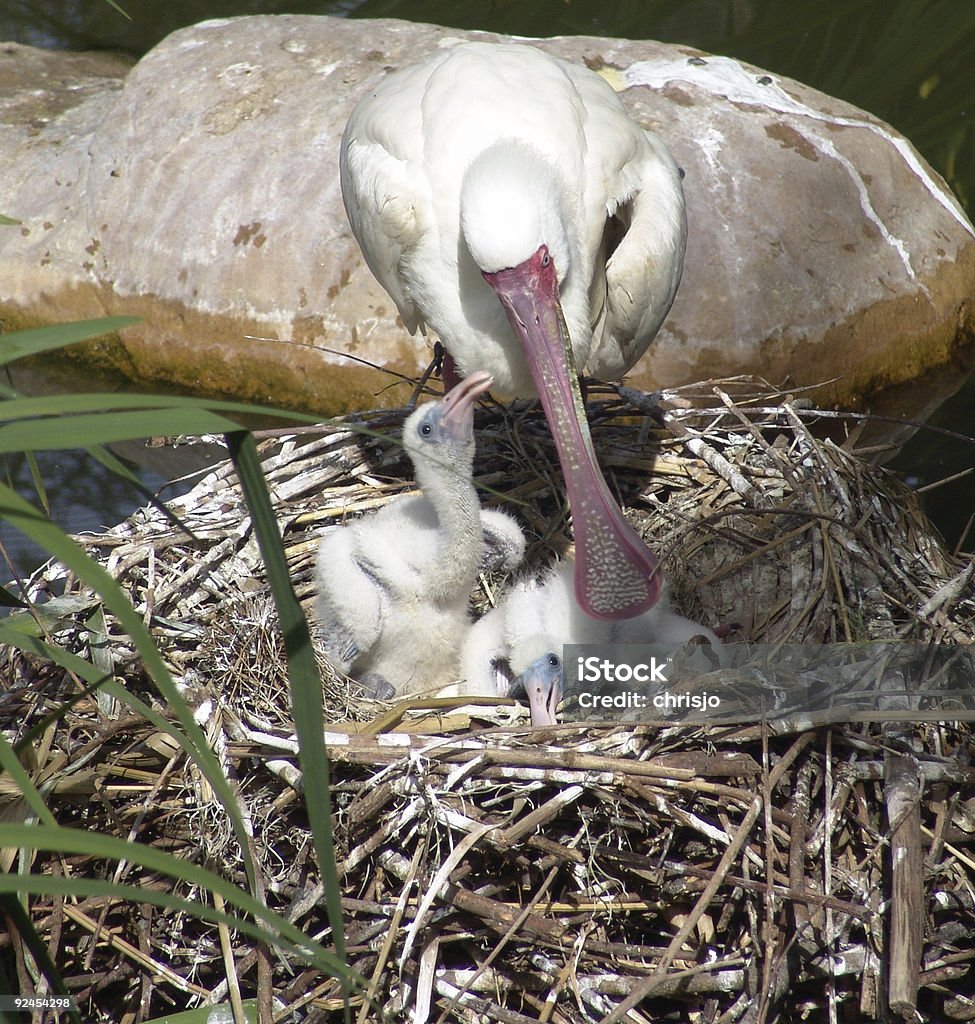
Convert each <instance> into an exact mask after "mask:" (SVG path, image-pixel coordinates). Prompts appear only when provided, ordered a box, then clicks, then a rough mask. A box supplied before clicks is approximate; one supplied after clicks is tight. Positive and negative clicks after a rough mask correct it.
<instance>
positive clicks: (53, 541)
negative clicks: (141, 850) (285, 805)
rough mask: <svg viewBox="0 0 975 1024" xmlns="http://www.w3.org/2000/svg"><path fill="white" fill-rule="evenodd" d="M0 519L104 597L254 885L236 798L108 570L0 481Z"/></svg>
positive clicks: (134, 612)
mask: <svg viewBox="0 0 975 1024" xmlns="http://www.w3.org/2000/svg"><path fill="white" fill-rule="evenodd" d="M0 518H4V519H6V520H7V521H8V522H10V523H11V525H13V526H15V527H16V528H17V529H18V530H20V531H21V532H22V533H24V534H26V535H27V536H28V537H30V538H31V540H33V541H34V543H35V544H38V545H39V546H40V547H42V548H44V549H45V550H46V551H48V552H49V553H50V554H52V555H53V556H54V557H55V558H56V559H58V561H59V562H61V563H62V565H65V566H67V568H69V569H71V570H72V571H73V572H74V573H75V575H77V576H78V577H79V578H80V579H83V580H84V581H85V582H86V583H87V584H88V586H89V587H91V589H92V590H94V591H95V593H97V594H98V595H99V596H100V597H101V598H102V600H103V601H104V602H105V606H106V608H108V610H109V611H110V612H112V614H113V615H114V616H115V617H116V619H118V621H119V624H120V625H121V627H122V628H123V629H124V630H125V631H126V633H128V635H129V637H130V638H131V639H132V642H133V644H134V645H135V648H136V650H137V651H138V653H139V655H140V657H141V658H142V661H143V664H144V665H145V668H146V671H147V672H148V673H149V676H150V677H151V678H152V680H153V682H154V683H155V685H156V687H157V688H158V690H159V692H160V694H161V695H162V697H163V699H164V700H165V702H166V703H167V704H168V706H169V707H170V708H171V709H172V711H173V713H174V715H175V716H176V718H177V719H178V721H179V723H180V725H181V726H182V728H183V730H184V732H185V733H186V737H187V740H188V741H189V743H190V747H191V750H192V754H191V756H192V757H193V759H194V760H195V761H196V763H197V764H198V765H199V768H200V771H201V772H202V773H203V775H204V776H205V777H206V779H207V781H208V782H209V783H210V784H211V785H212V786H213V788H214V791H215V793H216V795H217V797H218V799H219V800H220V802H221V804H223V806H224V808H225V809H226V811H227V814H228V816H229V817H230V820H231V823H232V825H233V828H234V832H235V834H236V836H237V841H238V843H239V845H240V851H241V856H242V857H243V860H244V869H245V871H246V872H247V876H248V880H249V882H250V884H251V887H252V889H253V888H256V873H255V868H254V864H253V861H252V858H251V855H250V844H249V840H248V836H247V831H246V829H245V827H244V823H243V820H242V818H241V815H240V812H239V810H238V808H237V801H236V797H235V795H234V792H233V790H232V789H231V787H230V783H229V782H228V781H227V778H226V777H225V775H224V774H223V771H222V770H221V768H220V765H219V763H218V761H217V759H216V757H215V755H214V753H213V751H212V750H211V749H210V747H209V746H208V744H207V742H206V737H205V736H204V734H203V731H202V729H201V728H200V726H199V725H197V723H196V721H195V720H194V718H193V712H192V710H191V709H190V707H189V705H188V704H187V703H186V701H185V700H184V698H183V696H182V694H181V693H180V692H179V690H178V688H177V687H176V684H175V683H174V682H173V679H172V676H170V674H169V670H168V669H167V668H166V665H165V663H164V662H163V660H162V657H161V656H160V654H159V652H158V651H157V650H156V645H155V644H154V643H153V641H152V637H151V636H150V635H149V632H148V631H147V630H146V628H145V626H144V625H143V624H142V618H141V616H140V615H139V613H138V612H137V611H136V610H135V609H134V608H133V607H132V605H131V603H130V602H129V600H128V598H127V597H126V596H125V593H124V592H123V591H122V589H121V587H119V585H118V584H117V583H116V582H115V580H114V579H113V578H112V577H111V576H110V575H109V573H108V572H107V571H106V570H105V569H104V568H103V567H102V566H101V565H99V564H98V563H97V562H96V561H95V560H94V559H93V558H90V557H89V556H88V555H87V554H86V553H85V552H84V550H82V548H81V547H80V545H78V544H77V543H76V542H75V541H73V540H72V539H71V538H70V537H69V536H68V535H67V534H66V533H65V532H64V531H63V530H61V529H60V528H59V527H57V526H56V525H55V524H54V523H52V522H51V521H50V520H48V519H46V518H45V517H44V516H42V515H41V514H40V512H38V510H37V509H36V508H34V507H33V506H32V505H31V504H30V503H29V502H28V501H25V500H24V499H23V498H22V497H20V495H19V494H17V493H16V491H14V490H13V488H11V487H9V486H8V485H7V484H2V483H0Z"/></svg>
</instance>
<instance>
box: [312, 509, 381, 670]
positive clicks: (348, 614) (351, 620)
mask: <svg viewBox="0 0 975 1024" xmlns="http://www.w3.org/2000/svg"><path fill="white" fill-rule="evenodd" d="M359 556H360V552H359V541H358V536H357V533H356V531H355V530H354V529H353V528H352V527H351V526H343V527H338V528H336V529H334V530H332V531H331V532H330V533H328V534H326V535H325V536H324V537H323V538H322V540H321V542H320V544H319V546H318V557H317V560H316V565H315V587H316V590H317V593H318V598H317V601H316V613H317V617H318V620H319V622H320V624H321V627H322V631H323V635H324V641H325V646H326V649H327V650H328V652H329V654H330V655H331V656H332V658H333V660H336V661H337V663H338V664H337V667H338V668H340V669H341V670H342V671H348V669H349V668H350V667H351V665H352V663H353V662H354V661H355V660H356V658H358V657H359V656H360V655H362V654H365V653H366V652H367V651H368V650H369V649H370V648H371V647H372V646H373V644H374V643H375V642H376V641H377V640H378V638H379V636H380V634H381V632H382V629H383V623H384V620H385V619H386V618H387V617H388V614H389V612H388V603H389V600H388V596H387V595H386V592H385V591H384V589H383V587H382V585H381V583H380V581H379V580H377V579H376V578H375V577H374V576H373V575H371V574H370V573H369V572H368V571H366V570H364V569H363V567H362V565H361V560H360V557H359Z"/></svg>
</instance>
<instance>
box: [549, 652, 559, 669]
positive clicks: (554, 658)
mask: <svg viewBox="0 0 975 1024" xmlns="http://www.w3.org/2000/svg"><path fill="white" fill-rule="evenodd" d="M548 667H549V668H561V667H562V659H561V658H559V656H558V655H557V654H550V655H549V656H548Z"/></svg>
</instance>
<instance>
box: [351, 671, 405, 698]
mask: <svg viewBox="0 0 975 1024" xmlns="http://www.w3.org/2000/svg"><path fill="white" fill-rule="evenodd" d="M358 683H359V686H360V687H361V689H362V692H363V694H364V695H365V696H366V697H368V698H369V699H370V700H392V699H393V698H394V697H395V696H396V687H395V686H393V684H392V683H391V682H390V681H389V680H388V679H387V678H386V677H385V676H383V675H380V674H379V673H378V672H367V673H366V674H365V675H364V676H363V677H362V678H361V679H359V680H358Z"/></svg>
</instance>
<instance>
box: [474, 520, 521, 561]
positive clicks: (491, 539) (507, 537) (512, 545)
mask: <svg viewBox="0 0 975 1024" xmlns="http://www.w3.org/2000/svg"><path fill="white" fill-rule="evenodd" d="M481 530H482V531H483V533H484V554H483V556H482V558H481V572H512V571H513V570H514V569H517V568H518V566H519V565H521V560H522V559H523V558H524V557H525V545H526V543H527V542H526V540H525V534H524V531H523V530H522V528H521V527H520V526H519V525H518V523H517V522H516V521H515V519H514V518H513V517H512V516H509V515H508V514H507V513H506V512H502V511H501V510H500V509H492V508H482V509H481Z"/></svg>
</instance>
